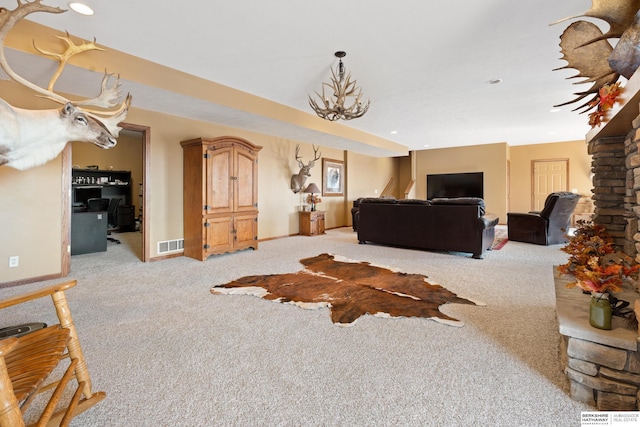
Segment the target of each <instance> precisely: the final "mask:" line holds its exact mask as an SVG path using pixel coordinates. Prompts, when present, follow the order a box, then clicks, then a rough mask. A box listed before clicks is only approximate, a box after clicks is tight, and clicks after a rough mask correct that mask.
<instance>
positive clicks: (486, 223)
mask: <svg viewBox="0 0 640 427" xmlns="http://www.w3.org/2000/svg"><path fill="white" fill-rule="evenodd" d="M499 220H500V218H499V217H498V215H494V214H490V213H488V214H484V215H483V216H481V217H480V221H482V224H483V228H485V229H487V228H491V227H495V226H496V225H498V221H499Z"/></svg>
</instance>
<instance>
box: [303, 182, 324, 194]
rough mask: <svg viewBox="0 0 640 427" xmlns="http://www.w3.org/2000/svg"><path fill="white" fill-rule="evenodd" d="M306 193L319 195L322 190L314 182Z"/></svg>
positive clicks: (308, 186)
mask: <svg viewBox="0 0 640 427" xmlns="http://www.w3.org/2000/svg"><path fill="white" fill-rule="evenodd" d="M304 192H305V193H319V192H320V189H319V188H318V186H317V185H316V184H315V183H314V182H312V183H311V184H309V185H307V188H306V190H304Z"/></svg>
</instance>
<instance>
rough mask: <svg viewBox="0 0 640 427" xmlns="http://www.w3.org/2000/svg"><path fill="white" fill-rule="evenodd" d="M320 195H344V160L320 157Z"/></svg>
mask: <svg viewBox="0 0 640 427" xmlns="http://www.w3.org/2000/svg"><path fill="white" fill-rule="evenodd" d="M322 195H323V196H327V197H331V196H344V162H343V161H342V160H333V159H322Z"/></svg>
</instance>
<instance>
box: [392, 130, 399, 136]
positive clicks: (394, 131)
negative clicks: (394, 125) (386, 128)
mask: <svg viewBox="0 0 640 427" xmlns="http://www.w3.org/2000/svg"><path fill="white" fill-rule="evenodd" d="M390 133H391V135H395V134H397V133H398V131H397V130H392V131H391V132H390Z"/></svg>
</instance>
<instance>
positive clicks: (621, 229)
mask: <svg viewBox="0 0 640 427" xmlns="http://www.w3.org/2000/svg"><path fill="white" fill-rule="evenodd" d="M632 127H633V129H632V130H631V131H630V132H629V133H628V134H627V135H626V136H618V137H603V138H599V139H595V140H593V141H591V142H590V143H589V154H591V155H592V162H591V171H592V173H593V186H594V188H593V190H592V191H593V202H594V207H595V209H594V216H593V221H594V222H595V223H597V224H602V225H604V226H605V227H606V229H607V231H608V233H609V234H610V235H611V236H612V237H613V239H614V242H615V245H616V246H617V248H618V250H620V251H622V252H624V253H626V254H627V255H629V256H630V257H632V258H633V259H635V260H636V261H637V262H640V255H639V254H640V231H639V230H638V218H639V217H640V151H639V149H638V148H639V146H640V116H639V117H638V118H636V119H635V120H634V121H633V124H632ZM636 286H638V284H636ZM637 290H638V289H636V291H637ZM557 293H558V290H556V294H557ZM585 308H586V307H585ZM558 310H559V311H560V308H559V307H558ZM559 320H560V323H561V332H562V322H563V320H562V319H559ZM585 327H586V328H590V326H588V323H587V324H586V325H585ZM623 328H624V327H623ZM632 335H633V337H634V338H635V339H634V340H633V341H631V342H632V343H633V344H632V345H629V346H627V348H623V347H621V346H614V345H607V344H604V343H602V342H594V341H597V340H595V339H594V340H588V339H582V338H578V337H576V336H571V335H570V334H568V335H565V334H563V335H561V344H560V352H561V361H562V364H563V366H564V367H565V373H566V374H567V377H568V378H569V380H570V383H571V397H572V398H573V399H575V400H578V401H581V402H585V403H589V404H591V405H593V406H595V407H596V408H598V409H599V410H602V411H616V410H618V411H619V410H633V411H636V410H640V352H639V351H638V344H637V343H638V337H637V335H636V334H632Z"/></svg>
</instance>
